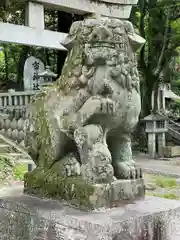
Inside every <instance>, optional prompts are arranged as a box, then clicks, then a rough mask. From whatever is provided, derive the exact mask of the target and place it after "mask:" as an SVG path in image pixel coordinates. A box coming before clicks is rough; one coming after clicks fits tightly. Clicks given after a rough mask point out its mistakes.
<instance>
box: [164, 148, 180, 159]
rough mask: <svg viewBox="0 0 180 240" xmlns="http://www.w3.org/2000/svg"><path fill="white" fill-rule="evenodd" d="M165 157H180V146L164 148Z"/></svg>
mask: <svg viewBox="0 0 180 240" xmlns="http://www.w3.org/2000/svg"><path fill="white" fill-rule="evenodd" d="M164 155H165V157H169V158H170V157H179V156H180V147H179V146H166V147H165V148H164Z"/></svg>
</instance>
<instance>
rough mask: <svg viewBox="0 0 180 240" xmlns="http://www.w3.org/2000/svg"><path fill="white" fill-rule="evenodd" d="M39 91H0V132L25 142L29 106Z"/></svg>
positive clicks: (18, 141)
mask: <svg viewBox="0 0 180 240" xmlns="http://www.w3.org/2000/svg"><path fill="white" fill-rule="evenodd" d="M37 92H38V91H21V92H19V91H18V92H15V91H14V90H9V91H8V92H6V93H0V133H1V134H2V135H5V136H6V137H8V138H11V139H12V140H14V141H16V142H17V143H19V144H22V145H23V144H24V129H25V126H26V124H27V122H28V112H27V107H28V104H29V103H30V101H31V97H32V96H33V95H35V94H36V93H37Z"/></svg>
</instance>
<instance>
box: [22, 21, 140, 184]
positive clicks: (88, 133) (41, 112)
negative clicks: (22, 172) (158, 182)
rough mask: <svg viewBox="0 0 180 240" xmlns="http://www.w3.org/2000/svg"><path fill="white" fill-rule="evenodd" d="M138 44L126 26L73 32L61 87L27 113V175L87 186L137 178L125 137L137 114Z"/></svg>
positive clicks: (100, 24)
mask: <svg viewBox="0 0 180 240" xmlns="http://www.w3.org/2000/svg"><path fill="white" fill-rule="evenodd" d="M143 43H144V39H142V38H141V37H139V36H137V35H136V34H135V33H134V29H133V26H132V24H131V23H130V22H128V21H122V20H117V19H109V18H100V19H96V18H91V19H86V20H84V21H80V22H75V23H73V24H72V27H71V29H70V33H69V34H68V37H67V39H66V42H65V43H64V45H65V47H66V48H67V49H68V56H67V58H66V61H65V64H64V67H63V70H62V75H61V77H60V79H59V80H58V82H57V83H55V84H54V86H53V87H50V88H48V89H44V90H43V91H41V93H39V94H38V95H37V96H36V97H35V98H34V100H33V102H32V104H31V106H30V113H31V114H30V115H31V116H30V119H29V125H28V128H27V133H26V146H27V149H28V152H29V154H30V155H31V157H32V159H33V160H34V162H35V163H36V165H37V168H36V169H35V170H34V171H33V172H32V173H31V175H32V174H34V175H36V176H40V175H41V174H42V171H43V173H44V174H45V172H47V173H48V172H51V174H50V175H51V176H53V174H55V172H56V174H58V176H63V177H64V178H66V180H67V178H69V179H70V178H72V177H74V178H75V177H76V178H80V179H81V180H82V181H85V182H86V183H87V182H88V183H91V184H92V183H93V184H101V183H111V182H113V181H116V180H117V179H130V178H134V179H138V178H140V177H141V171H140V170H139V169H138V168H137V167H136V165H135V162H134V161H133V158H132V151H131V138H130V135H131V132H132V131H133V129H134V127H135V126H136V124H137V122H138V117H139V113H140V110H141V100H140V90H139V76H138V70H137V62H136V57H135V51H136V50H137V49H138V48H139V47H140V46H141V45H142V44H143ZM42 169H43V170H42ZM39 172H41V174H40V173H39ZM43 176H44V175H43ZM43 178H44V177H43ZM52 178H53V177H52ZM29 181H30V180H27V181H26V185H28V184H29V185H28V186H30V183H28V182H29ZM47 181H49V180H47Z"/></svg>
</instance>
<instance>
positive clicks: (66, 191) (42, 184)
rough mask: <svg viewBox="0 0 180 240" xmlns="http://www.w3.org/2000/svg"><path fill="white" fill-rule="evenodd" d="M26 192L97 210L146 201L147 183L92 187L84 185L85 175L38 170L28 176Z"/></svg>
mask: <svg viewBox="0 0 180 240" xmlns="http://www.w3.org/2000/svg"><path fill="white" fill-rule="evenodd" d="M54 174H55V173H54ZM24 192H25V193H26V194H29V195H36V196H40V197H44V196H45V197H46V198H51V199H52V198H53V199H58V200H66V201H67V202H68V203H70V205H74V206H78V207H79V208H83V209H84V208H85V209H97V208H101V207H111V206H114V205H119V204H121V203H122V201H124V200H128V201H132V200H136V199H139V198H143V197H144V194H145V184H144V179H143V178H139V179H132V180H115V181H114V182H112V183H111V184H95V185H91V184H89V183H86V182H84V181H83V179H82V178H81V176H76V177H68V178H67V177H62V176H57V175H52V174H50V172H44V170H42V169H38V168H36V169H34V170H33V171H32V172H29V173H27V174H26V176H25V183H24Z"/></svg>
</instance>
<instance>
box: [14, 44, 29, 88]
mask: <svg viewBox="0 0 180 240" xmlns="http://www.w3.org/2000/svg"><path fill="white" fill-rule="evenodd" d="M29 52H30V47H29V46H23V47H22V50H21V54H20V57H19V63H18V66H17V87H18V89H21V90H22V89H23V87H24V83H23V72H24V64H25V61H26V59H27V57H28V53H29Z"/></svg>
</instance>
